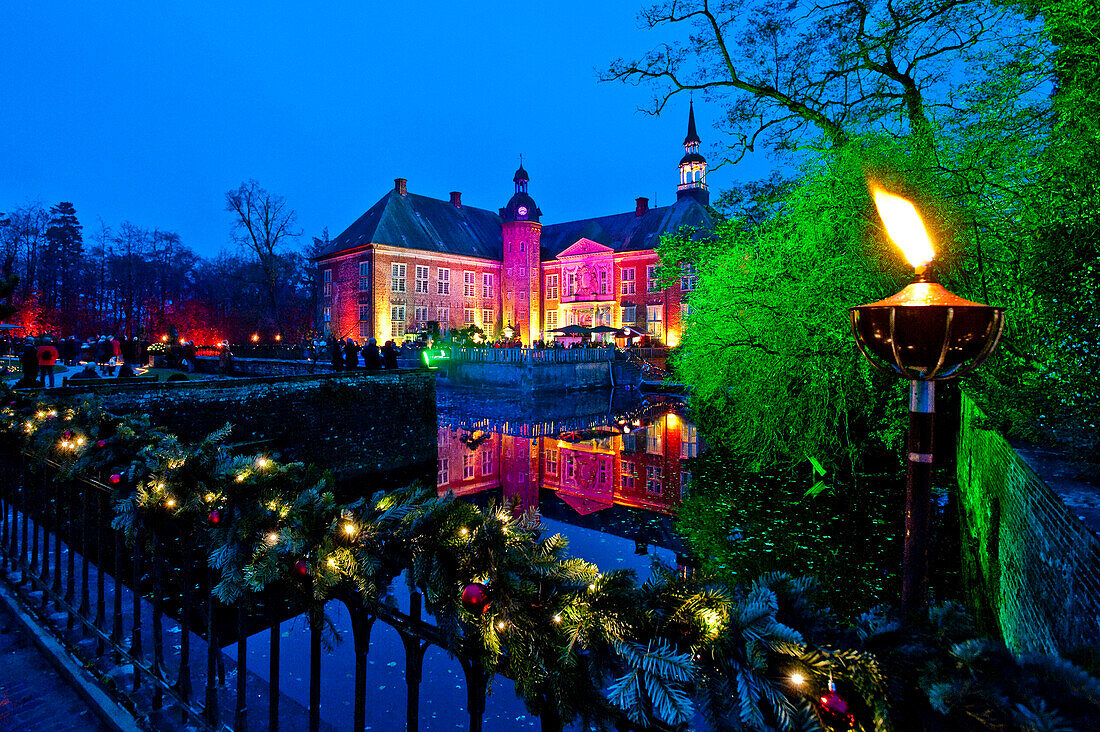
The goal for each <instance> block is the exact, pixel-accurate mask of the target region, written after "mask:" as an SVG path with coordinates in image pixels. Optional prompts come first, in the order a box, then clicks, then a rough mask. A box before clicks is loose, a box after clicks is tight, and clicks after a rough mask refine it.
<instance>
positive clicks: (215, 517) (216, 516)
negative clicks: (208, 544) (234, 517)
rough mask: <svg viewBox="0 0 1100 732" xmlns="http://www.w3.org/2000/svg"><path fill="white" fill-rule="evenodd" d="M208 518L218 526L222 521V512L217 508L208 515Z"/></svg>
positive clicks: (213, 524)
mask: <svg viewBox="0 0 1100 732" xmlns="http://www.w3.org/2000/svg"><path fill="white" fill-rule="evenodd" d="M206 520H207V521H209V522H210V525H211V526H217V525H218V524H220V523H221V522H222V512H221V511H219V510H218V509H216V508H215V509H214V510H213V511H211V512H210V514H209V515H208V516H207V517H206Z"/></svg>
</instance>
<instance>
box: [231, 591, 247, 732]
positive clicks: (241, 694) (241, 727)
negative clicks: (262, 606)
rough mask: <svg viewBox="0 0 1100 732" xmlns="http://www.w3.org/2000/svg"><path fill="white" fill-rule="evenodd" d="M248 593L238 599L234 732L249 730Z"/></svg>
mask: <svg viewBox="0 0 1100 732" xmlns="http://www.w3.org/2000/svg"><path fill="white" fill-rule="evenodd" d="M247 683H248V593H247V592H244V593H241V596H240V597H238V598H237V707H236V710H235V712H234V714H233V729H234V732H245V730H247V729H248V698H247V695H246V692H247V688H246V685H247Z"/></svg>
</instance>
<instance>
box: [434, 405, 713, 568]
mask: <svg viewBox="0 0 1100 732" xmlns="http://www.w3.org/2000/svg"><path fill="white" fill-rule="evenodd" d="M563 398H566V399H582V400H584V402H583V403H582V404H579V405H577V404H575V405H573V407H574V408H573V409H568V410H566V413H564V414H562V409H561V408H560V402H559V404H557V405H549V404H548V405H545V407H546V408H545V409H540V408H539V406H538V405H535V406H534V407H533V408H528V409H526V410H521V411H526V412H527V413H526V414H518V415H516V414H512V415H508V416H511V419H506V418H504V415H506V414H507V413H508V411H509V410H508V408H507V405H503V408H502V405H499V404H498V405H495V406H496V407H497V409H492V408H488V409H485V410H483V411H482V412H481V413H482V414H488V415H489V416H482V417H480V418H478V417H474V416H470V415H469V414H466V415H462V412H463V411H464V410H463V409H461V408H455V409H450V410H449V409H446V408H444V409H441V411H440V418H439V448H438V459H437V463H436V467H437V470H436V486H437V488H438V490H439V493H440V495H443V494H445V493H447V492H448V491H449V492H452V493H454V494H455V495H456V496H459V497H467V498H470V499H471V500H475V501H478V502H481V501H485V500H488V499H495V500H496V501H498V502H501V501H503V502H504V503H505V504H512V505H515V506H516V507H517V510H523V511H527V510H532V509H534V510H537V511H538V512H539V513H540V514H541V515H542V516H543V517H544V518H553V519H557V520H560V521H564V522H566V523H569V524H573V525H577V526H582V527H586V528H592V529H596V530H598V531H602V532H605V533H611V534H616V535H618V536H621V537H625V538H631V539H634V540H635V541H636V542H638V546H639V547H642V546H644V545H647V544H655V545H657V546H663V547H665V548H667V549H672V550H675V551H677V552H679V551H681V550H682V545H681V542H680V541H679V539H678V537H676V535H675V532H674V531H673V530H672V518H673V517H674V516H675V514H676V512H677V509H678V507H679V505H680V502H681V500H682V498H683V497H684V495H685V491H686V490H687V489H688V487H689V484H690V481H691V475H690V472H689V470H690V468H689V464H688V462H687V459H688V458H692V457H695V456H696V454H697V453H698V451H699V447H700V446H699V438H698V434H697V432H696V428H695V425H694V424H692V423H691V422H690V421H689V420H688V419H686V418H685V416H684V406H683V404H682V403H680V402H678V401H676V400H665V399H663V398H661V397H654V398H651V399H649V400H646V399H642V398H640V397H639V396H637V395H636V394H627V395H617V396H616V398H615V399H597V398H593V397H592V396H591V395H584V396H577V397H563ZM456 401H457V400H456ZM586 405H588V407H587V408H585V407H586ZM596 405H599V407H598V408H597V406H596ZM457 406H458V404H456V407H457ZM493 412H496V414H492V413H493Z"/></svg>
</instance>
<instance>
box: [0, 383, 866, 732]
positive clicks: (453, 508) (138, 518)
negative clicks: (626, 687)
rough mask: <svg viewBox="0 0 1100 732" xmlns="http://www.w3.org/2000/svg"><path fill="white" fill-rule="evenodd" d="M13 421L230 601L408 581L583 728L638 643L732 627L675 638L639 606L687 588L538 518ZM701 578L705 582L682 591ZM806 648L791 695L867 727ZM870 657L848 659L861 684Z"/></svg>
mask: <svg viewBox="0 0 1100 732" xmlns="http://www.w3.org/2000/svg"><path fill="white" fill-rule="evenodd" d="M658 408H660V409H663V410H665V411H667V409H668V406H667V405H663V406H662V405H647V406H646V407H644V408H641V409H639V410H637V412H636V413H633V414H631V415H629V416H628V417H624V418H623V419H624V420H625V422H624V424H625V425H626V426H628V427H629V426H630V425H632V424H633V423H634V422H635V421H637V420H640V419H644V418H645V417H646V416H648V415H649V414H652V410H654V409H658ZM0 412H2V416H3V423H2V425H0V426H3V427H5V428H6V430H7V431H8V432H9V433H11V434H15V435H18V436H19V437H20V438H21V441H22V446H21V449H23V450H24V451H25V452H27V453H28V454H30V455H31V456H34V457H38V458H41V459H44V460H45V459H49V460H52V461H55V462H56V463H58V464H60V465H61V466H62V469H63V470H64V472H65V474H66V475H67V476H69V477H83V478H87V479H92V480H95V479H97V478H101V477H102V476H103V475H107V476H108V477H107V478H106V481H105V483H106V485H107V486H108V487H109V488H110V490H112V492H113V494H114V505H115V511H116V515H115V519H114V521H113V522H112V525H113V526H115V527H117V528H120V529H121V530H122V531H124V532H125V533H126V536H127V538H128V540H129V541H131V542H140V541H143V540H147V538H148V536H149V532H151V531H155V530H168V531H174V532H176V534H177V535H179V536H183V535H186V536H191V537H201V538H200V540H199V542H198V543H199V544H200V545H205V548H206V550H207V551H208V553H209V558H208V563H209V564H210V566H211V567H212V569H214V570H215V575H216V579H217V586H216V588H215V594H216V595H217V596H218V597H219V599H221V600H222V601H223V602H227V603H233V602H237V601H242V600H241V598H242V597H245V596H247V594H248V593H251V592H257V591H261V590H264V589H265V588H268V587H269V586H271V585H273V584H279V583H281V584H282V585H284V586H286V587H287V588H288V589H289V590H290V591H304V592H306V596H307V597H308V598H309V599H310V600H312V601H313V602H316V603H320V604H321V605H322V606H323V604H324V603H325V602H327V601H328V600H329V599H332V598H334V597H339V593H341V592H345V591H346V588H347V587H348V586H349V585H350V586H352V587H354V588H355V590H356V591H357V592H359V593H360V594H361V595H362V596H363V597H364V598H366V599H367V600H368V601H379V600H378V598H380V597H382V596H383V595H385V593H386V590H387V588H388V587H390V585H391V583H392V582H393V581H395V579H396V578H397V577H398V576H400V575H401V574H402V573H408V574H409V580H410V581H411V582H412V583H414V584H415V585H416V586H417V588H418V589H420V590H421V591H422V592H423V594H424V598H425V603H426V606H427V607H428V610H429V612H431V613H432V614H433V615H434V616H435V617H436V619H437V621H438V623H439V627H440V628H443V629H449V630H447V632H449V634H450V635H449V636H448V642H449V644H450V648H449V650H451V651H452V652H454V653H470V652H471V645H470V643H469V641H470V640H471V639H473V640H474V641H475V643H474V644H473V646H472V648H473V649H474V650H473V652H475V653H477V654H479V659H480V661H481V662H482V663H483V665H484V666H485V668H487V669H489V670H490V671H492V670H493V669H496V668H498V667H499V666H500V664H501V663H503V660H502V659H503V658H504V657H507V658H508V659H509V660H508V668H509V671H510V673H511V674H513V675H514V676H515V677H516V679H517V683H516V688H517V693H520V694H521V695H524V696H525V698H529V699H534V698H541V696H543V695H545V694H546V689H547V684H548V683H549V682H548V681H547V679H548V678H551V679H557V682H558V687H559V688H561V689H563V690H565V689H568V690H570V691H569V693H568V694H566V693H565V692H564V691H563V692H562V693H561V694H558V695H557V696H556V703H557V704H558V706H559V707H560V709H561V710H562V712H563V713H564V714H565V715H566V716H567V717H571V716H573V715H575V714H577V713H579V712H580V711H581V710H580V709H578V708H577V705H584V704H589V705H591V704H593V703H597V702H593V701H592V699H593V698H595V697H592V696H589V697H585V695H584V694H580V693H579V692H577V689H584V688H589V689H590V691H591V693H592V694H598V695H601V696H599V697H598V698H599V699H601V700H603V701H601V702H598V703H606V698H605V697H604V696H602V694H603V692H604V689H602V688H601V686H600V682H598V679H601V678H606V677H608V676H609V675H611V676H613V675H614V673H615V672H621V671H623V669H624V666H623V663H624V661H623V659H622V658H621V657H620V656H618V655H616V654H617V650H616V649H619V648H621V646H622V644H624V643H629V642H643V643H645V642H648V643H650V644H651V645H652V643H653V642H654V640H655V639H654V638H648V639H645V640H643V641H639V640H638V638H635V634H639V633H642V634H644V633H650V634H652V633H659V634H662V635H664V636H667V637H666V638H665V642H667V643H668V644H669V646H670V647H678V648H682V649H683V650H684V651H685V652H687V653H689V654H690V655H689V656H687V657H688V658H690V659H694V663H702V662H703V660H704V659H709V658H712V657H713V656H714V652H715V650H714V649H715V648H716V647H717V646H716V644H718V643H720V641H721V638H722V636H723V634H724V633H728V632H730V630H731V628H732V622H733V621H732V618H731V609H730V608H729V606H728V600H723V599H722V598H723V597H725V596H724V595H723V594H722V593H713V595H709V594H706V593H705V592H703V593H702V594H697V595H694V596H692V597H691V598H687V597H685V598H683V599H682V600H678V602H680V606H679V607H678V608H677V609H676V611H675V612H674V613H671V617H672V618H673V619H671V620H667V621H666V625H668V626H669V627H663V626H660V625H659V624H655V623H654V620H653V618H650V617H647V616H645V615H644V614H638V613H639V612H640V611H639V609H638V608H641V607H655V606H659V605H660V604H661V602H669V600H668V598H667V597H665V596H664V595H661V594H660V593H662V592H664V593H671V594H672V595H674V590H675V591H684V592H686V590H684V589H683V588H680V589H679V590H676V587H677V585H675V584H670V585H668V586H665V587H663V588H661V587H658V586H657V585H651V583H646V584H645V585H640V586H639V585H638V584H637V583H636V581H634V580H633V577H632V575H624V574H623V573H622V572H618V571H617V572H611V573H603V572H600V570H599V568H598V567H596V566H595V565H593V564H590V563H588V562H584V561H582V560H579V559H574V558H569V557H567V556H565V554H564V550H565V544H564V542H563V541H560V537H545V536H543V535H542V528H541V525H540V524H539V522H538V520H537V517H532V516H529V515H522V514H521V515H516V514H514V513H513V511H512V510H511V509H510V508H509V507H507V506H490V507H488V508H484V509H483V508H479V507H477V506H475V505H473V504H469V503H463V502H460V501H456V500H454V499H453V498H452V497H442V498H441V497H439V496H437V495H435V494H434V491H420V490H414V489H405V490H402V491H394V492H390V493H380V494H377V495H375V496H372V497H370V498H359V499H357V500H354V501H351V502H343V503H342V502H339V501H337V499H336V497H335V492H334V487H333V485H332V484H331V477H329V476H327V475H326V474H324V473H323V472H322V471H319V470H318V469H316V468H314V467H310V466H306V465H303V464H301V463H281V462H278V461H276V460H274V459H272V458H271V457H269V456H267V455H259V456H236V455H232V454H231V452H230V451H229V450H228V449H227V448H226V447H225V445H224V439H225V437H226V436H227V435H228V434H229V431H228V430H222V431H219V433H216V434H215V435H212V436H211V437H210V438H208V439H207V440H205V441H203V442H202V443H200V444H198V445H183V444H181V443H180V442H179V441H178V440H176V438H174V437H173V436H171V435H167V434H165V433H161V432H157V431H156V430H155V429H153V428H152V427H151V426H150V425H149V424H148V422H141V421H140V420H138V419H136V418H132V417H118V416H114V415H110V414H107V413H105V412H96V411H95V410H94V409H92V408H88V407H87V405H83V406H82V407H73V406H65V405H49V404H37V403H33V402H31V401H23V402H20V400H18V399H17V400H14V401H12V402H11V403H9V404H8V406H7V407H5V408H4V409H3V410H0ZM166 522H167V523H166ZM673 574H674V575H675V573H673ZM677 576H678V575H677ZM692 581H701V580H692V579H691V578H690V577H689V578H687V579H684V580H679V579H677V580H674V582H686V583H690V582H692ZM670 582H673V580H670ZM295 583H297V584H295ZM700 587H702V585H700ZM295 588H298V589H295ZM646 593H650V594H651V595H653V596H651V597H647V595H646ZM609 608H616V609H614V610H611V609H609ZM608 613H611V614H610V615H609V614H608ZM672 626H675V627H674V628H673V627H672ZM643 637H644V636H643ZM593 647H604V648H605V650H607V653H601V654H597V655H598V657H599V658H601V659H605V658H606V659H611V660H609V661H601V663H610V664H611V666H610V667H608V668H598V669H594V668H590V667H589V665H588V664H589V662H586V663H580V662H579V661H578V657H577V654H579V653H583V654H585V656H586V657H587V656H588V654H589V651H590V650H591V649H592V648H593ZM777 647H778V646H777ZM532 649H536V650H537V652H535V651H533V650H532ZM793 652H794V649H793V648H789V649H787V652H786V657H785V660H784V664H785V666H784V667H785V668H796V669H797V670H795V671H794V672H791V673H789V674H788V676H787V677H786V678H785V680H784V679H780V682H779V688H780V691H781V692H783V693H784V694H785V695H786V696H784V697H783V698H786V699H788V702H789V703H790V704H792V705H796V704H799V703H802V702H805V703H807V704H809V703H810V701H811V697H810V690H811V689H815V688H819V689H821V690H822V694H821V695H820V696H819V697H817V698H814V699H813V700H812V701H813V709H814V710H815V711H816V713H817V715H818V716H819V717H820V718H821V719H822V720H823V721H824V722H826V723H828V724H830V725H831V726H834V727H837V728H851V727H854V726H855V724H856V718H855V715H854V714H853V713H852V712H851V711H850V709H849V705H848V703H847V701H845V700H844V699H843V698H842V697H841V696H840V694H839V693H838V692H837V689H836V686H835V683H834V681H833V671H834V666H835V665H836V663H835V662H834V660H832V659H826V660H825V661H824V662H819V663H817V664H816V665H814V664H810V663H806V662H804V659H799V658H797V657H794V658H792V657H791V656H790V654H791V653H793ZM773 653H775V654H776V655H777V657H778V656H782V655H783V654H781V653H779V652H778V651H775V650H773ZM517 659H524V660H523V661H517ZM858 660H859V659H858V656H857V655H852V656H850V657H849V658H848V659H847V661H846V662H845V667H846V668H848V670H849V672H850V671H852V669H853V668H855V666H857V665H858V663H857V661H858ZM523 664H529V666H524V665H523ZM547 667H549V670H548V668H547ZM548 674H549V675H548ZM826 677H827V680H826ZM705 678H706V676H705V675H703V676H698V677H696V678H695V679H694V680H693V681H692V683H703V681H704V680H705ZM672 683H676V684H679V685H680V686H682V687H683V688H685V689H686V688H688V686H689V684H688V682H681V681H674V682H672ZM574 694H575V695H576V699H573V698H572V697H571V696H570V695H574ZM566 697H569V698H566ZM586 699H587V701H586ZM650 703H651V702H650ZM668 713H669V714H672V713H671V712H668ZM670 719H673V720H674V719H675V717H674V716H673V717H671V718H670ZM666 721H668V720H666ZM849 722H850V723H849Z"/></svg>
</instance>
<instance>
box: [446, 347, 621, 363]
mask: <svg viewBox="0 0 1100 732" xmlns="http://www.w3.org/2000/svg"><path fill="white" fill-rule="evenodd" d="M615 358H616V350H615V348H614V347H611V346H608V347H605V348H452V349H451V360H453V361H467V362H471V363H516V364H544V363H595V362H601V361H613V360H615Z"/></svg>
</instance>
